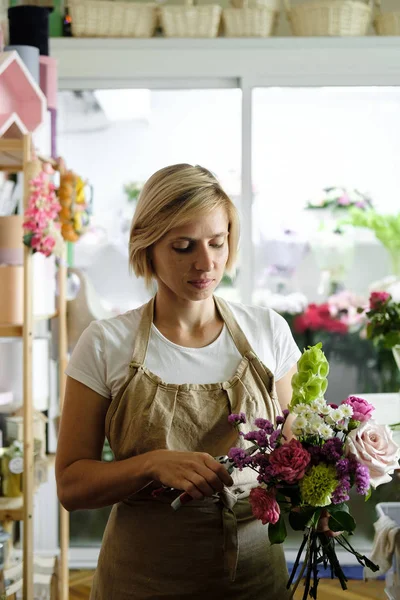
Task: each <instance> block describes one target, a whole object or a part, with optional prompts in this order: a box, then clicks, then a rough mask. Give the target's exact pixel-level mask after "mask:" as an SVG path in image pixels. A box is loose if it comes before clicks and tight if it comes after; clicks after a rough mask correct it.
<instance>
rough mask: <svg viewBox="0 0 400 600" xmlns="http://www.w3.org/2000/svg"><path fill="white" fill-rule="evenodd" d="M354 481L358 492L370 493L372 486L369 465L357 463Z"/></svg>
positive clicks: (363, 494) (362, 493)
mask: <svg viewBox="0 0 400 600" xmlns="http://www.w3.org/2000/svg"><path fill="white" fill-rule="evenodd" d="M354 483H355V485H356V491H357V494H361V495H362V496H365V495H366V494H367V493H368V490H369V486H370V481H369V471H368V467H366V466H365V465H361V464H360V463H357V467H356V472H355V477H354Z"/></svg>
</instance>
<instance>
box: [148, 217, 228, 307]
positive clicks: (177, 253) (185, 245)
mask: <svg viewBox="0 0 400 600" xmlns="http://www.w3.org/2000/svg"><path fill="white" fill-rule="evenodd" d="M228 256H229V248H228V216H227V213H226V210H225V209H224V208H222V207H220V208H216V209H214V210H213V211H212V212H210V213H208V214H206V215H201V216H199V217H197V218H196V220H194V221H192V222H190V223H187V224H186V225H182V226H180V227H174V228H173V229H171V230H170V231H169V232H168V233H167V234H166V235H165V236H164V237H163V238H162V239H161V240H160V241H159V242H157V244H155V245H154V247H153V251H152V261H153V268H154V271H155V274H156V280H157V283H158V288H159V290H160V291H163V290H164V291H168V292H169V293H171V292H172V293H173V294H175V295H176V296H177V297H179V298H180V299H183V300H190V301H196V300H204V299H205V298H208V297H209V296H210V295H211V294H212V293H213V292H214V290H215V288H216V287H217V285H218V284H219V282H220V281H221V279H222V276H223V274H224V271H225V265H226V262H227V260H228Z"/></svg>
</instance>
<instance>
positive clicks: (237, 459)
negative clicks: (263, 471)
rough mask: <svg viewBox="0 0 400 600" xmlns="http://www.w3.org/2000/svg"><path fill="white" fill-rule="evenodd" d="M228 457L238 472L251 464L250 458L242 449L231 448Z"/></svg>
mask: <svg viewBox="0 0 400 600" xmlns="http://www.w3.org/2000/svg"><path fill="white" fill-rule="evenodd" d="M228 457H229V459H230V460H231V461H233V462H234V464H235V466H236V467H238V469H239V471H241V470H242V469H243V467H246V466H247V465H248V464H249V462H251V456H247V454H246V452H245V451H244V450H243V448H231V449H230V450H229V452H228Z"/></svg>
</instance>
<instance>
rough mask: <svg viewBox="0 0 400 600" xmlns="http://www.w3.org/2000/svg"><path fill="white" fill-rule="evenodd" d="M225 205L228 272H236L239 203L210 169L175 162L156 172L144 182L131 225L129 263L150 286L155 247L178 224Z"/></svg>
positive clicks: (183, 223) (152, 275)
mask: <svg viewBox="0 0 400 600" xmlns="http://www.w3.org/2000/svg"><path fill="white" fill-rule="evenodd" d="M218 207H224V208H225V210H226V212H227V216H228V221H229V225H228V230H229V236H228V247H229V256H228V261H227V263H226V272H227V273H228V274H233V272H234V268H235V263H236V257H237V248H238V242H239V216H238V212H237V210H236V207H235V205H234V204H233V202H232V200H231V199H230V198H229V196H228V195H227V194H226V193H225V192H224V190H223V189H222V187H221V185H220V183H219V182H218V180H217V179H216V178H215V177H214V175H213V174H212V173H210V171H208V170H207V169H204V168H203V167H200V166H199V165H196V166H192V165H188V164H178V165H172V166H170V167H165V168H164V169H160V170H159V171H157V172H156V173H154V174H153V175H152V176H151V177H150V178H149V179H148V180H147V181H146V183H145V184H144V186H143V189H142V191H141V193H140V196H139V201H138V204H137V207H136V210H135V214H134V217H133V220H132V224H131V230H130V236H129V264H130V267H131V269H132V270H133V271H134V272H135V274H136V275H137V276H138V277H144V280H145V282H146V285H147V286H150V284H151V282H152V279H153V277H154V275H155V273H154V269H153V265H152V262H151V248H152V246H153V245H154V244H156V243H157V242H158V241H159V240H161V238H163V237H164V235H166V234H167V233H168V231H170V230H171V229H172V228H174V227H180V226H181V225H185V224H186V223H188V222H189V221H191V220H193V219H195V218H196V217H197V216H198V215H199V214H205V213H208V212H211V211H212V210H214V209H215V208H218Z"/></svg>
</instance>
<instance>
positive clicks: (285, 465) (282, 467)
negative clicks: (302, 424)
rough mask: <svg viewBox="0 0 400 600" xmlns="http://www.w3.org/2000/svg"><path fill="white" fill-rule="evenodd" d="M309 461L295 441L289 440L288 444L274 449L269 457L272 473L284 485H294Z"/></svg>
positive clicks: (306, 454) (308, 455)
mask: <svg viewBox="0 0 400 600" xmlns="http://www.w3.org/2000/svg"><path fill="white" fill-rule="evenodd" d="M310 460H311V456H310V454H309V453H308V452H307V450H305V449H304V448H303V446H302V445H301V443H300V442H299V441H298V440H295V439H291V440H290V442H289V443H288V444H283V445H282V446H279V447H278V448H275V450H273V451H272V452H271V454H270V455H269V463H270V467H271V471H272V473H273V474H274V476H275V477H279V479H282V480H283V481H285V482H286V483H295V482H296V481H297V480H298V479H301V478H302V477H303V476H304V473H305V470H306V468H307V466H308V464H309V462H310Z"/></svg>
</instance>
